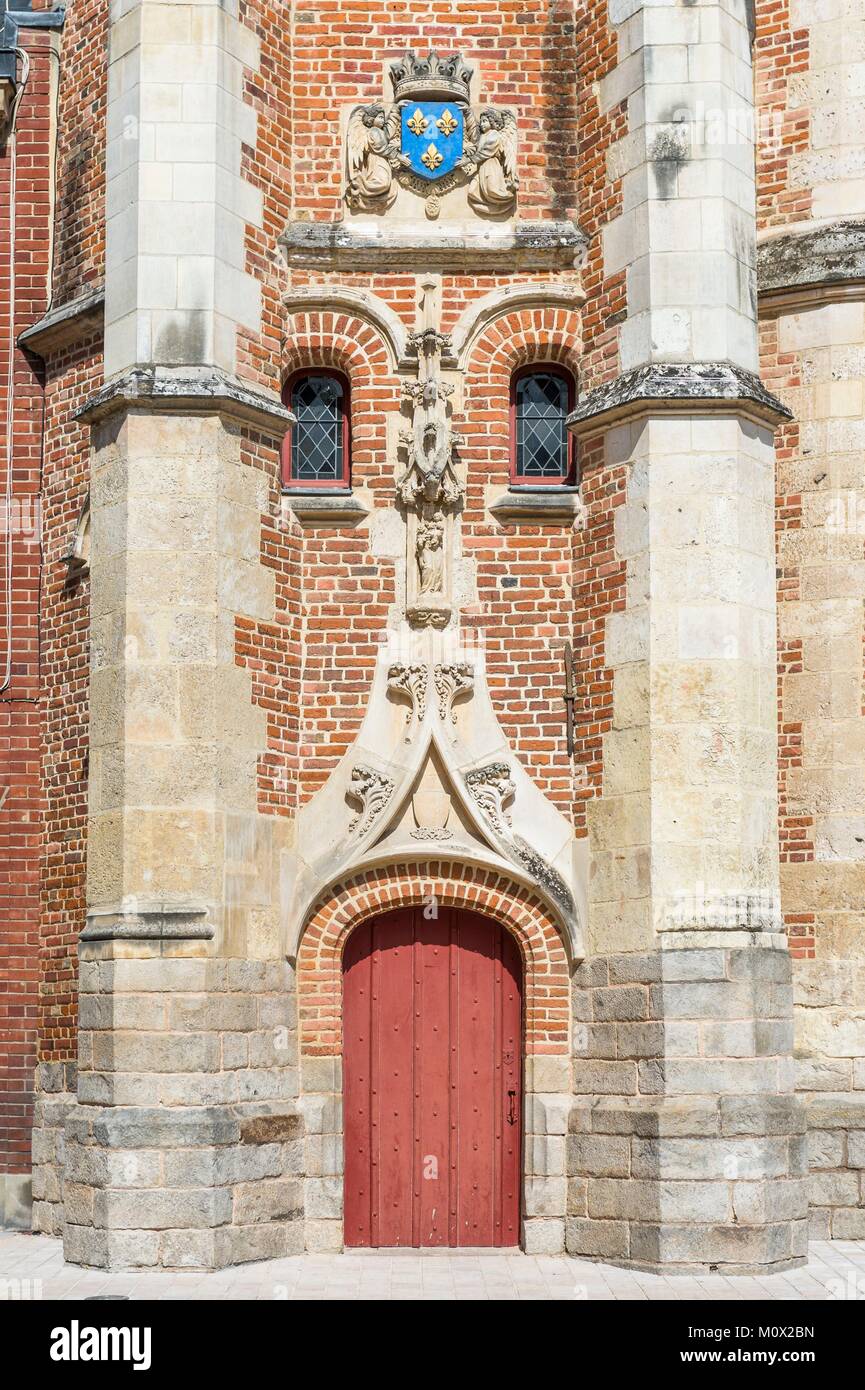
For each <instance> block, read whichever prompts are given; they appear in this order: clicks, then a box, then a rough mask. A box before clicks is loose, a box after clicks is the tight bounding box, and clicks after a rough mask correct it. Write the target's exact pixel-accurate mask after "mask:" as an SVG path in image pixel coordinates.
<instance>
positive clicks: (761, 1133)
mask: <svg viewBox="0 0 865 1390" xmlns="http://www.w3.org/2000/svg"><path fill="white" fill-rule="evenodd" d="M573 1036H574V1090H575V1092H576V1093H577V1094H578V1096H579V1094H580V1093H584V1095H585V1099H583V1100H581V1099H576V1100H575V1102H574V1104H573V1107H572V1109H571V1112H570V1118H569V1123H568V1131H569V1132H568V1141H567V1163H568V1217H567V1223H566V1228H567V1236H566V1241H567V1249H568V1250H569V1252H570V1253H571V1254H574V1255H582V1256H588V1257H591V1258H595V1259H603V1260H614V1261H615V1262H616V1263H623V1264H628V1265H630V1266H633V1267H635V1268H646V1269H648V1268H656V1267H657V1265H658V1264H663V1265H664V1267H666V1268H669V1269H671V1270H675V1269H677V1268H678V1269H682V1270H685V1269H693V1268H694V1267H695V1266H699V1267H701V1268H703V1269H705V1270H709V1271H713V1272H714V1271H718V1272H723V1273H739V1274H744V1273H755V1272H767V1271H770V1270H777V1269H783V1268H785V1267H787V1266H789V1265H791V1264H795V1263H798V1262H800V1261H801V1259H802V1257H803V1256H804V1255H805V1254H806V1252H807V1239H808V1229H807V1211H808V1185H807V1151H806V1142H807V1141H806V1136H805V1124H806V1117H805V1111H804V1108H803V1106H802V1104H801V1102H800V1101H799V1100H798V1098H797V1097H796V1096H795V1095H794V1094H793V1077H792V1067H791V1063H790V1056H789V1054H790V1046H791V1036H792V991H791V986H790V960H789V956H788V954H787V952H786V951H785V950H777V949H775V948H773V947H771V946H767V947H764V948H755V947H754V946H747V947H745V948H744V949H730V948H729V947H728V948H724V947H723V946H721V945H719V946H717V947H712V948H710V949H705V948H703V949H700V948H695V949H685V950H662V951H656V952H650V953H645V954H644V953H636V954H632V955H625V956H609V957H606V958H603V957H598V958H595V959H593V960H590V961H587V962H586V963H585V964H584V965H583V966H581V967H580V969H579V971H578V972H577V977H576V989H575V992H574V1034H573Z"/></svg>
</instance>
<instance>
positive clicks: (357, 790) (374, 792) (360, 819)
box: [348, 763, 393, 835]
mask: <svg viewBox="0 0 865 1390" xmlns="http://www.w3.org/2000/svg"><path fill="white" fill-rule="evenodd" d="M392 795H393V778H392V777H386V776H385V774H384V773H383V772H376V771H375V769H374V768H372V767H367V766H366V764H365V763H361V764H360V765H359V766H358V767H353V768H352V770H351V782H350V783H349V787H348V796H349V798H350V799H351V800H352V801H355V802H357V803H358V804H359V806H360V810H359V811H358V813H357V815H356V816H354V818H353V819H352V821H351V822H350V824H349V827H348V828H349V831H350V832H351V833H352V834H354V833H355V832H356V833H357V834H358V835H364V834H365V833H366V831H367V830H369V828H370V826H371V825H372V824H373V823H374V822H375V821H376V820H377V819H378V817H379V816H380V815H381V813H382V811H383V810H384V808H385V806H387V803H388V802H389V801H390V799H391V796H392Z"/></svg>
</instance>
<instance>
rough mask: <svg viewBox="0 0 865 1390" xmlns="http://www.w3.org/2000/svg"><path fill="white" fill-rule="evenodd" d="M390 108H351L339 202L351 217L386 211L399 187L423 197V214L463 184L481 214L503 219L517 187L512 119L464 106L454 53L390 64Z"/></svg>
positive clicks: (463, 81) (465, 73)
mask: <svg viewBox="0 0 865 1390" xmlns="http://www.w3.org/2000/svg"><path fill="white" fill-rule="evenodd" d="M390 77H391V82H392V84H393V90H394V98H395V104H394V105H392V106H384V105H381V104H380V103H374V104H372V105H369V106H357V107H355V109H354V110H353V111H352V113H351V116H350V117H349V122H348V130H347V133H346V173H347V184H346V191H345V199H346V202H347V203H348V206H349V208H350V209H351V210H352V211H353V212H372V213H385V212H387V210H388V208H389V207H391V205H392V203H393V202H394V200H395V198H396V196H397V191H398V187H399V186H402V187H403V188H405V189H406V190H408V191H410V192H411V193H413V194H416V195H418V196H419V197H422V198H423V199H424V208H425V212H426V215H427V217H429V218H431V219H433V220H434V219H435V218H437V217H438V216H439V213H440V211H441V198H442V197H443V196H444V195H446V194H448V193H451V192H452V191H453V190H454V189H456V188H459V187H460V186H461V185H465V184H468V185H469V188H468V201H469V205H470V206H471V207H472V209H473V210H474V211H475V212H476V213H478V214H479V215H480V216H482V217H493V218H496V217H506V216H509V215H510V214H511V213H512V212H513V210H514V206H515V201H516V190H517V183H518V180H517V171H516V167H517V161H516V146H517V122H516V116H515V115H514V113H513V112H512V111H507V110H499V109H498V108H496V107H491V106H485V107H483V108H481V109H480V110H475V109H474V108H472V107H471V106H470V105H469V93H470V89H471V81H472V69H471V68H470V67H468V66H467V65H466V64H465V63H464V62H463V60H462V57H461V56H460V54H459V53H453V54H450V55H448V56H442V55H440V54H437V53H430V54H429V55H428V56H427V57H425V58H424V57H419V56H418V55H416V54H415V53H413V52H411V51H409V52H407V53H406V55H405V57H404V58H402V59H400V60H399V61H398V62H395V63H392V64H391V68H390Z"/></svg>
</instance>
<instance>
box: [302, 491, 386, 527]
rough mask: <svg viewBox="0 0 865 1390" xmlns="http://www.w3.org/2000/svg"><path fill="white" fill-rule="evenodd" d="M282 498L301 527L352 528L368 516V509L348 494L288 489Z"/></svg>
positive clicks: (352, 494)
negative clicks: (329, 525) (321, 525)
mask: <svg viewBox="0 0 865 1390" xmlns="http://www.w3.org/2000/svg"><path fill="white" fill-rule="evenodd" d="M283 496H284V497H286V498H287V499H288V503H289V505H290V507H291V510H292V511H293V512H294V514H295V516H296V517H297V519H298V521H299V522H300V524H301V526H305V525H309V524H314V523H316V522H318V523H319V524H325V525H326V524H327V523H328V522H329V523H330V524H331V525H332V526H352V525H356V524H357V522H359V521H363V519H364V517H366V516H369V507H367V506H365V505H364V504H363V502H361V501H360V499H359V498H358V497H356V496H355V495H354V493H350V492H347V493H340V492H324V491H322V492H293V491H291V490H290V489H289V490H286V491H285V492H284V493H283Z"/></svg>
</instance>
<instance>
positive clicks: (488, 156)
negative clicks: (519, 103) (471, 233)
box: [462, 106, 519, 217]
mask: <svg viewBox="0 0 865 1390" xmlns="http://www.w3.org/2000/svg"><path fill="white" fill-rule="evenodd" d="M477 134H478V138H477V142H476V144H475V146H474V149H473V150H472V151H471V152H470V153H469V154H467V155H465V156H464V157H463V160H462V166H463V168H464V169H465V170H466V172H467V173H469V174H474V173H475V171H476V172H477V178H475V179H473V180H472V182H471V183H470V184H469V188H468V194H467V196H468V200H469V205H470V206H471V207H472V208H474V210H475V212H479V213H482V214H485V215H487V216H492V217H495V216H506V215H507V214H508V213H510V212H512V211H513V207H514V199H515V197H516V191H517V187H518V183H519V180H518V178H517V123H516V119H515V117H514V115H513V113H512V112H510V111H496V110H495V108H494V107H491V106H487V107H485V108H484V110H483V111H482V112H481V113H480V116H479V117H478V122H477Z"/></svg>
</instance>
